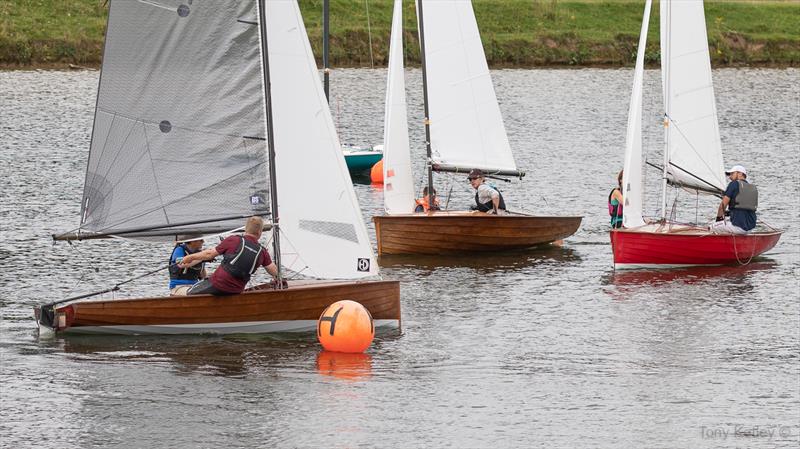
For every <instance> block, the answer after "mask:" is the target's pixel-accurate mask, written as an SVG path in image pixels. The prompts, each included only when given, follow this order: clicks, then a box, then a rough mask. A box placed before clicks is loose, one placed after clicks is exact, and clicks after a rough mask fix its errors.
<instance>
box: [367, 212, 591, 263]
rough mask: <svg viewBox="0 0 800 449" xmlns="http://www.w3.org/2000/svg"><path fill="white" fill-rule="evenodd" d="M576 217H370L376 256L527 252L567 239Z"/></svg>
mask: <svg viewBox="0 0 800 449" xmlns="http://www.w3.org/2000/svg"><path fill="white" fill-rule="evenodd" d="M581 219H582V217H535V216H530V215H522V214H508V215H490V214H485V213H483V212H466V211H465V212H433V213H427V214H424V213H419V214H406V215H383V216H377V217H373V218H372V220H373V221H374V222H375V232H376V233H377V235H378V255H384V254H439V255H446V254H460V253H466V252H470V253H471V252H490V251H508V250H518V249H525V248H531V247H535V246H539V245H545V244H548V243H552V242H554V241H556V240H560V239H563V238H565V237H569V236H570V235H572V234H574V233H575V231H577V230H578V227H579V226H580V224H581Z"/></svg>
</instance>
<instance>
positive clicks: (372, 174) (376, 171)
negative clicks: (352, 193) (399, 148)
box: [369, 159, 383, 184]
mask: <svg viewBox="0 0 800 449" xmlns="http://www.w3.org/2000/svg"><path fill="white" fill-rule="evenodd" d="M369 180H370V181H372V182H373V183H375V184H383V159H381V160H379V161H378V162H376V163H375V165H373V166H372V168H371V169H370V170H369Z"/></svg>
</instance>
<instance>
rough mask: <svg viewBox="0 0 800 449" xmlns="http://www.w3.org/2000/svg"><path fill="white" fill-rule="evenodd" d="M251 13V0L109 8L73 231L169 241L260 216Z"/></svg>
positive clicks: (263, 204)
mask: <svg viewBox="0 0 800 449" xmlns="http://www.w3.org/2000/svg"><path fill="white" fill-rule="evenodd" d="M256 17H257V10H256V2H255V1H253V0H229V1H225V2H216V1H215V2H210V1H202V0H194V1H192V0H148V1H145V0H115V1H112V2H111V5H110V6H109V19H108V31H107V33H106V44H105V49H104V54H103V66H102V72H101V76H100V86H99V90H98V96H97V108H96V111H95V119H94V130H93V132H92V142H91V149H90V154H89V162H88V168H87V171H86V181H85V185H84V193H83V200H82V204H81V228H80V232H81V233H86V234H89V235H91V234H98V233H102V234H116V235H125V236H126V237H137V236H139V237H145V236H146V237H148V239H152V238H153V236H156V238H159V236H163V239H164V240H168V239H172V238H174V236H175V235H176V234H180V233H186V232H201V233H213V232H222V231H225V230H230V229H233V228H236V227H238V226H240V225H241V222H242V220H241V219H240V218H237V217H242V216H247V215H253V214H262V215H264V214H267V213H268V212H269V206H268V204H267V203H268V201H267V199H268V198H269V192H268V190H269V188H268V186H269V177H268V156H267V150H266V142H265V138H266V132H265V120H264V89H263V85H262V73H261V56H260V41H259V39H260V37H259V29H258V25H257V22H256ZM131 231H140V232H135V233H131Z"/></svg>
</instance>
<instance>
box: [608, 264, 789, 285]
mask: <svg viewBox="0 0 800 449" xmlns="http://www.w3.org/2000/svg"><path fill="white" fill-rule="evenodd" d="M776 267H777V263H776V262H775V261H773V260H770V259H765V258H762V260H761V261H759V262H751V263H750V264H748V265H743V266H739V265H737V266H719V267H691V268H681V269H671V270H630V271H628V270H617V271H611V272H610V273H608V274H606V275H605V276H603V278H602V282H603V284H604V285H616V286H618V287H619V286H637V285H640V286H643V285H650V286H654V285H659V284H666V283H671V282H681V283H683V284H689V285H691V284H697V283H702V282H705V281H707V280H709V279H711V280H715V281H725V282H726V283H727V284H728V285H738V286H739V287H744V286H747V285H750V284H749V282H747V281H748V280H749V278H750V275H751V274H753V273H756V272H759V271H767V270H773V269H775V268H776ZM750 287H751V288H752V286H750Z"/></svg>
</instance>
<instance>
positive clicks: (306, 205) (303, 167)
mask: <svg viewBox="0 0 800 449" xmlns="http://www.w3.org/2000/svg"><path fill="white" fill-rule="evenodd" d="M265 3H266V5H267V10H266V17H267V33H268V35H267V39H268V43H269V49H270V50H269V57H270V76H271V82H272V107H273V117H274V130H275V131H274V132H275V158H276V160H275V166H276V169H277V175H276V177H277V179H276V182H277V190H278V209H279V212H280V214H279V217H280V222H279V224H280V228H281V250H282V251H281V253H282V257H283V259H282V262H283V265H284V266H285V267H287V268H288V269H290V270H292V271H296V272H301V273H302V274H304V275H309V276H314V277H320V278H327V279H331V278H339V279H343V278H358V277H364V276H368V275H371V274H376V273H377V264H376V263H375V260H374V256H373V254H372V247H371V245H370V242H369V238H368V237H367V230H366V227H365V226H364V222H363V219H362V217H361V212H360V209H359V206H358V202H357V200H356V196H355V192H354V191H353V184H352V181H351V180H350V175H349V173H348V171H347V166H346V164H345V161H344V156H343V155H342V151H341V146H340V144H339V139H338V137H337V134H336V130H335V128H334V125H333V119H332V117H331V114H330V110H329V108H328V103H327V101H326V99H325V93H324V91H323V89H322V83H321V82H320V78H319V73H318V71H317V66H316V63H315V60H314V55H313V54H312V52H311V45H310V44H309V41H308V35H307V34H306V29H305V25H304V24H303V19H302V17H301V15H300V9H299V8H298V6H297V2H296V1H295V0H270V1H267V2H265Z"/></svg>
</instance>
